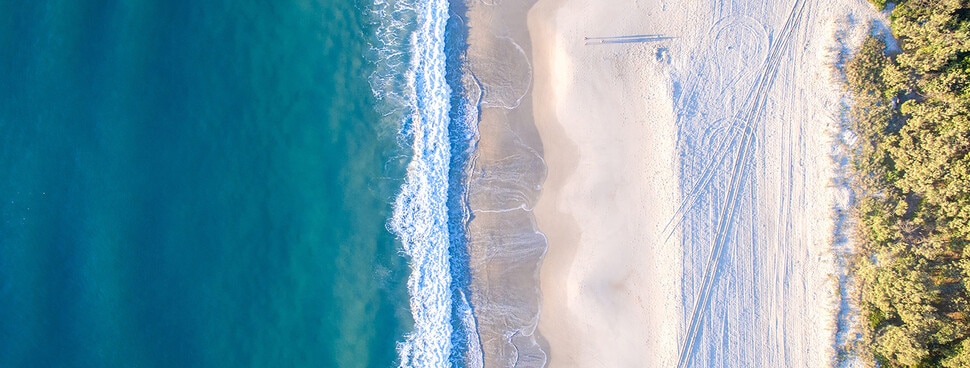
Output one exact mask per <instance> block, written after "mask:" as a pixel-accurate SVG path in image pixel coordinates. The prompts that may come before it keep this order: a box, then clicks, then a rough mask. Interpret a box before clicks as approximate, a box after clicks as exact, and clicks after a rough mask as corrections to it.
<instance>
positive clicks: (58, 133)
mask: <svg viewBox="0 0 970 368" xmlns="http://www.w3.org/2000/svg"><path fill="white" fill-rule="evenodd" d="M378 17H379V15H378ZM412 23H413V22H412ZM412 23H409V24H412ZM382 24H384V25H383V26H382ZM414 24H416V23H414ZM380 27H387V23H382V21H381V20H380V19H375V15H374V4H371V3H367V2H362V1H353V0H321V1H289V0H284V1H202V0H166V1H149V0H129V1H94V0H71V1H68V0H63V1H53V0H52V1H3V2H0V50H2V53H0V366H3V367H107V366H113V367H194V366H209V367H215V366H219V367H243V366H261V367H274V366H287V367H311V366H312V367H385V366H393V365H396V364H398V362H400V361H401V354H402V353H400V351H399V350H401V349H400V348H399V344H400V343H402V342H403V341H405V340H406V334H408V333H409V332H411V331H414V330H415V329H416V327H415V326H414V324H413V317H412V312H413V311H414V310H415V309H414V308H415V307H414V305H412V304H413V303H417V304H416V305H417V306H418V307H417V308H419V309H420V308H421V301H420V300H419V301H417V302H415V301H413V300H411V299H412V298H411V297H412V294H413V293H414V290H415V288H417V287H418V286H415V288H412V290H411V293H409V290H408V285H407V279H408V277H409V275H411V269H410V268H409V266H408V260H409V259H411V258H409V257H404V256H402V255H403V254H404V252H403V251H402V248H401V242H400V241H397V240H395V234H394V233H392V232H391V231H390V230H388V227H389V226H388V222H389V219H391V218H392V217H394V208H395V207H394V206H395V205H394V201H395V197H396V196H397V195H398V194H399V193H401V191H402V189H401V188H402V185H403V183H404V182H405V181H404V178H405V175H406V174H405V165H406V164H407V163H408V162H410V161H411V160H410V159H411V153H409V152H410V149H411V148H408V147H410V145H409V143H408V142H410V139H411V138H413V136H414V135H413V134H410V133H409V134H402V129H401V127H400V126H399V125H398V122H397V121H394V120H396V118H394V117H392V118H390V119H389V118H388V111H389V109H387V108H386V107H384V108H382V107H381V106H382V104H387V103H388V102H387V98H383V99H382V98H379V97H378V96H375V94H374V91H373V90H372V89H373V87H374V79H373V78H371V77H370V76H371V75H373V73H374V69H375V68H376V67H375V65H376V64H377V63H375V62H374V61H373V60H374V57H375V55H376V54H375V51H374V50H375V46H374V45H373V43H374V40H375V39H376V38H375V37H376V36H375V34H376V33H377V30H378V28H380ZM415 28H417V26H414V27H410V28H408V27H405V28H403V29H401V30H400V32H399V33H400V34H401V35H404V36H408V35H409V34H411V33H412V32H413V31H414V29H415ZM390 44H391V43H389V45H390ZM396 45H397V46H395V47H400V48H402V52H405V53H406V52H407V50H410V48H411V46H410V45H409V44H408V43H407V42H401V43H398V44H396ZM391 46H393V45H390V46H388V45H385V46H382V47H385V49H386V48H387V47H391ZM405 69H407V68H405ZM442 73H443V71H442ZM402 88H403V87H402ZM392 110H393V109H392ZM446 111H447V110H446ZM391 115H393V114H391ZM399 115H401V116H405V117H407V116H409V113H402V114H399ZM405 120H408V119H407V118H405ZM411 124H412V125H413V123H411ZM407 126H411V125H407ZM402 137H403V138H402ZM402 142H403V143H404V144H402ZM399 207H400V205H399ZM398 212H399V213H401V210H400V209H399V211H398ZM445 221H447V220H445ZM403 222H404V223H411V221H410V220H407V219H404V220H403ZM398 230H399V231H408V230H406V229H405V230H401V229H398ZM398 235H400V234H398ZM412 248H413V247H412ZM409 249H410V248H409ZM445 257H447V255H445ZM430 272H432V273H433V272H437V271H433V270H432V271H430ZM447 295H451V294H447ZM409 302H411V303H409ZM449 313H450V312H449ZM439 327H440V326H439ZM411 336H414V335H411ZM416 365H418V364H416Z"/></svg>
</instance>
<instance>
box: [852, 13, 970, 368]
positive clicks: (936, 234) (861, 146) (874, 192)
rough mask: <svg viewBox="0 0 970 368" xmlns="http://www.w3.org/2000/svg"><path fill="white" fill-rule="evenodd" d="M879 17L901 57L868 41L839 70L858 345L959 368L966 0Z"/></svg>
mask: <svg viewBox="0 0 970 368" xmlns="http://www.w3.org/2000/svg"><path fill="white" fill-rule="evenodd" d="M877 3H879V2H877ZM877 5H879V4H877ZM890 20H891V29H892V31H893V33H894V35H895V36H896V38H897V39H898V41H899V45H900V48H901V49H902V52H901V53H899V54H897V55H893V56H888V55H887V54H886V45H885V44H884V43H883V42H882V41H881V40H880V39H878V38H875V37H870V38H869V39H868V40H866V41H865V43H864V44H863V46H862V48H861V49H860V51H859V52H858V54H857V55H856V56H855V57H854V58H853V59H852V60H851V61H850V62H849V63H848V65H847V66H846V79H847V82H848V84H849V87H850V90H851V91H852V96H853V99H854V104H853V108H852V122H853V123H852V124H853V130H854V131H855V133H856V134H857V135H858V136H859V140H858V142H859V143H858V146H857V148H856V152H855V155H854V159H853V169H854V172H855V183H856V187H857V192H858V194H859V195H858V201H857V203H856V211H857V216H858V221H857V223H858V226H859V228H858V230H859V231H858V232H857V233H858V234H859V235H860V239H859V244H860V256H859V258H858V260H857V262H856V266H855V267H856V272H857V275H858V280H859V284H860V286H861V287H860V308H861V313H862V315H863V317H864V318H865V321H866V323H865V326H863V329H864V336H865V337H864V340H865V343H867V345H868V347H869V348H868V349H866V350H867V351H868V353H869V355H868V357H870V358H871V360H872V361H873V362H878V363H880V364H881V365H882V366H886V367H928V366H943V367H970V298H968V293H967V290H968V289H970V284H968V283H970V277H968V276H970V247H968V246H967V245H970V155H968V153H970V1H968V0H908V1H903V2H901V3H899V4H897V5H896V7H895V8H894V10H893V12H892V15H891V17H890Z"/></svg>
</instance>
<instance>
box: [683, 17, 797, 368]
mask: <svg viewBox="0 0 970 368" xmlns="http://www.w3.org/2000/svg"><path fill="white" fill-rule="evenodd" d="M806 3H807V1H806V0H796V1H795V3H794V4H793V6H792V10H791V13H790V14H789V16H788V19H787V21H786V22H785V25H784V27H783V28H782V30H781V32H780V34H779V38H778V42H777V43H776V44H774V45H772V46H773V47H772V48H771V49H770V52H769V54H768V59H767V60H765V62H764V66H763V67H762V73H761V75H760V76H759V80H758V83H756V88H755V90H754V91H753V93H752V94H750V95H749V97H748V98H747V100H746V102H745V104H743V105H742V109H741V110H740V113H739V114H738V117H737V119H738V120H739V121H741V122H742V123H743V124H744V125H745V126H744V128H743V131H744V135H743V137H742V141H741V147H740V148H739V150H738V152H737V153H736V154H735V161H734V169H733V170H732V178H731V183H730V185H729V186H728V191H727V194H726V196H725V200H724V202H723V205H722V206H721V211H720V215H721V216H720V218H719V219H718V224H717V227H716V228H715V233H714V239H713V242H712V243H713V244H712V249H711V253H710V256H709V258H708V261H707V267H705V269H704V276H703V278H702V280H701V290H700V291H699V293H698V296H697V301H696V302H695V303H694V307H693V310H692V312H691V314H690V320H689V321H688V328H687V333H686V336H685V338H684V343H683V344H682V345H681V348H680V353H679V356H678V362H677V366H678V367H680V368H684V367H687V365H688V364H690V361H691V358H692V357H693V355H694V350H695V347H696V341H697V335H698V330H699V329H700V322H701V320H702V316H701V314H702V313H703V312H704V311H705V310H706V309H707V307H708V306H709V302H710V297H711V293H712V286H713V281H714V279H715V276H716V273H717V270H718V268H719V264H720V261H721V260H720V258H721V253H722V252H723V250H724V245H725V244H726V243H727V239H726V238H727V233H728V231H727V230H728V227H729V225H730V222H731V220H732V219H733V217H734V212H735V211H736V210H737V203H738V198H739V197H740V192H741V190H740V187H741V179H742V176H743V174H744V170H745V168H746V167H747V166H748V162H749V161H750V159H751V154H750V148H751V144H752V143H753V140H754V134H753V132H752V123H753V122H754V121H755V120H758V119H760V118H761V117H762V115H763V114H764V107H765V105H766V104H767V99H768V91H769V90H770V89H771V86H772V84H773V83H774V80H775V76H776V75H777V71H778V66H779V64H780V61H781V59H782V55H783V54H784V53H785V51H786V50H788V49H789V47H790V45H791V42H792V39H793V35H794V31H795V29H796V28H797V26H798V25H799V24H800V23H801V20H802V16H803V14H804V10H805V7H806Z"/></svg>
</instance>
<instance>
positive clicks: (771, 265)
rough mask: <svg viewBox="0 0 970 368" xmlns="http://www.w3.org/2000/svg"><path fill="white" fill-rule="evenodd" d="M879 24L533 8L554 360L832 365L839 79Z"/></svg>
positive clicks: (725, 8)
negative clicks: (545, 169)
mask: <svg viewBox="0 0 970 368" xmlns="http://www.w3.org/2000/svg"><path fill="white" fill-rule="evenodd" d="M873 16H874V15H873V14H872V10H871V8H870V7H869V6H868V5H867V4H866V3H864V2H862V1H851V0H821V1H809V0H790V1H779V2H768V3H763V2H760V1H750V0H735V1H719V2H714V3H712V4H700V3H697V2H690V1H675V0H674V1H663V0H649V1H636V2H619V1H597V0H540V1H538V3H537V4H536V5H535V6H534V7H533V8H532V9H531V11H530V13H529V18H528V26H529V32H530V37H531V40H532V51H533V52H532V56H533V64H534V70H535V77H534V81H535V83H534V86H533V92H534V93H533V96H532V98H533V102H534V105H533V109H534V114H535V121H536V125H537V127H538V131H539V135H540V137H541V140H542V146H543V159H544V160H545V163H546V165H547V167H548V176H547V178H546V180H545V182H544V184H543V186H542V192H541V195H540V199H539V201H538V203H537V204H536V207H535V217H536V221H537V224H538V227H539V230H541V231H542V232H543V233H544V234H545V235H546V237H547V239H548V250H547V252H546V254H545V257H544V260H543V263H542V266H541V271H540V274H541V277H540V284H541V292H542V299H541V312H540V318H539V333H540V335H541V336H542V337H543V338H544V340H545V341H546V342H547V344H548V346H547V350H548V355H549V362H548V363H549V366H551V367H672V366H679V367H686V366H705V367H706V366H724V367H743V366H763V367H769V366H779V367H780V366H789V367H819V366H826V365H832V364H833V362H834V361H835V360H834V359H835V344H836V343H835V335H836V332H837V323H836V313H837V311H838V304H839V300H838V284H837V282H836V281H835V280H836V278H835V277H834V275H835V273H836V264H837V260H836V257H835V256H834V254H833V249H834V248H835V247H836V246H837V244H836V243H837V236H836V235H837V234H839V233H840V231H841V229H840V228H839V224H838V223H836V221H835V215H834V212H835V208H836V207H837V206H839V204H840V201H844V200H845V193H844V192H843V191H842V189H841V188H840V187H838V186H837V185H834V184H833V183H834V182H836V181H837V177H836V176H837V175H838V174H837V173H838V170H837V168H836V164H835V160H834V158H833V151H834V147H836V146H837V145H838V143H839V142H838V141H837V137H838V133H839V132H840V130H841V127H842V124H843V118H842V116H843V112H844V92H843V88H842V87H841V85H840V81H839V79H838V72H837V68H836V67H837V65H838V63H839V62H840V60H842V59H843V58H844V57H845V55H846V53H848V52H850V51H851V49H852V48H853V47H855V46H856V45H858V43H859V42H860V41H861V39H862V37H863V36H864V35H865V33H866V32H867V29H868V28H867V21H868V19H871V18H872V17H873ZM629 36H633V37H629ZM616 37H625V38H616Z"/></svg>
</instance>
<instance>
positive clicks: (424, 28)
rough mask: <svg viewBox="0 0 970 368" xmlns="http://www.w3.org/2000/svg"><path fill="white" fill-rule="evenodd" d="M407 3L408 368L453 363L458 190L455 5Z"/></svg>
mask: <svg viewBox="0 0 970 368" xmlns="http://www.w3.org/2000/svg"><path fill="white" fill-rule="evenodd" d="M401 3H407V8H408V10H409V11H410V12H412V14H411V15H412V16H413V20H414V23H413V24H414V25H415V27H416V28H415V29H414V31H413V33H412V34H411V35H410V36H411V37H410V43H409V45H408V46H407V47H408V52H409V54H410V62H409V65H408V68H407V71H406V73H405V81H406V86H405V87H404V89H405V91H404V95H405V96H406V97H407V104H408V105H409V107H410V115H409V116H407V117H405V119H406V120H407V121H406V122H405V123H404V124H402V132H401V134H402V135H403V136H406V137H410V139H411V141H410V142H409V143H410V148H411V152H412V157H411V161H410V163H409V164H408V166H407V170H406V174H405V179H404V183H403V184H402V186H401V190H400V192H399V194H398V196H397V197H396V199H395V201H394V205H393V214H392V217H391V219H390V221H389V224H388V225H389V226H388V227H389V229H390V230H391V231H392V232H394V233H395V235H397V237H398V239H399V240H400V241H401V244H402V250H403V253H404V254H405V255H406V256H407V257H408V258H409V264H410V272H411V273H410V275H409V276H408V282H407V287H408V293H409V294H410V300H409V306H410V311H411V316H412V317H413V319H414V327H413V330H412V331H410V332H409V333H408V334H407V335H406V336H405V339H404V341H402V342H399V343H398V346H397V351H398V357H399V359H400V363H399V366H400V367H402V368H404V367H448V366H451V365H452V362H451V356H452V354H453V351H454V349H455V348H457V346H455V345H456V342H455V341H454V337H453V334H454V333H455V332H456V327H455V326H454V325H453V324H452V318H453V314H454V312H455V306H454V303H453V298H454V295H453V294H454V293H453V282H454V281H455V280H453V276H452V269H451V267H452V266H451V264H450V263H451V259H450V252H449V245H450V243H451V242H450V240H451V239H450V232H449V224H450V221H451V219H450V218H449V206H448V199H449V193H450V189H453V188H449V178H450V175H451V162H452V155H453V153H452V152H451V151H452V146H451V143H450V134H451V132H450V131H449V124H450V122H451V120H450V115H449V114H450V112H451V109H452V106H451V98H452V90H451V87H450V86H449V84H448V80H447V78H446V74H447V73H446V66H447V53H446V44H445V32H446V29H447V24H448V19H449V7H450V3H449V1H448V0H413V1H409V0H402V2H401ZM401 3H399V4H401ZM462 297H464V296H462ZM460 307H461V306H459V309H461V308H460ZM466 313H467V311H466ZM458 329H459V330H460V329H461V328H460V327H459V328H458ZM459 341H460V340H459ZM458 344H460V342H459V343H458Z"/></svg>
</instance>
